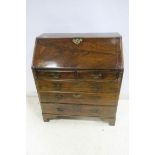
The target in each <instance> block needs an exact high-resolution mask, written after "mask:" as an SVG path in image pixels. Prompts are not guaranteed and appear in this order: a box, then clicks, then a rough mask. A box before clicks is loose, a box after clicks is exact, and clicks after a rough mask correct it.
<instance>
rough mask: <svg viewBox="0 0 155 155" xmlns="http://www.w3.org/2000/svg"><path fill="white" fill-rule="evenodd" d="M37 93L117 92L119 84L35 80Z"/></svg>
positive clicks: (110, 82) (116, 82) (111, 82)
mask: <svg viewBox="0 0 155 155" xmlns="http://www.w3.org/2000/svg"><path fill="white" fill-rule="evenodd" d="M37 84H38V89H39V90H38V91H63V92H68V91H69V92H93V93H98V92H118V90H119V82H118V81H117V80H115V81H104V82H103V81H102V82H100V81H99V82H98V81H78V80H72V81H48V80H37Z"/></svg>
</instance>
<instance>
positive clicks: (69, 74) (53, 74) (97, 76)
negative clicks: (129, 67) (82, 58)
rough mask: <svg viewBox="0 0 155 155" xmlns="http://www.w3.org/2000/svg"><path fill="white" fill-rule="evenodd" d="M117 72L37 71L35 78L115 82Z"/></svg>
mask: <svg viewBox="0 0 155 155" xmlns="http://www.w3.org/2000/svg"><path fill="white" fill-rule="evenodd" d="M118 76H119V74H118V72H117V71H103V70H77V71H63V70H62V71H60V70H55V71H54V70H37V71H36V77H37V78H38V79H45V80H65V79H82V80H116V79H118Z"/></svg>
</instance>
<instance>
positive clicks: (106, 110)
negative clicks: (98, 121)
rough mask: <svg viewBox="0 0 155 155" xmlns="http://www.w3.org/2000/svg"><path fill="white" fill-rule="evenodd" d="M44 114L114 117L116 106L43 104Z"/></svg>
mask: <svg viewBox="0 0 155 155" xmlns="http://www.w3.org/2000/svg"><path fill="white" fill-rule="evenodd" d="M41 107H42V112H43V114H46V113H50V114H56V115H68V116H70V115H72V116H76V115H77V116H78V115H80V116H102V117H114V116H115V112H116V107H115V106H90V105H75V104H52V103H51V104H41Z"/></svg>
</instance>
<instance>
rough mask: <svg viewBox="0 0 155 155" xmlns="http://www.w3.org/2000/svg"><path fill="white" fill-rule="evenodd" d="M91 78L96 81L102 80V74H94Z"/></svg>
mask: <svg viewBox="0 0 155 155" xmlns="http://www.w3.org/2000/svg"><path fill="white" fill-rule="evenodd" d="M91 76H92V77H93V78H94V79H100V78H101V77H102V74H101V73H92V74H91Z"/></svg>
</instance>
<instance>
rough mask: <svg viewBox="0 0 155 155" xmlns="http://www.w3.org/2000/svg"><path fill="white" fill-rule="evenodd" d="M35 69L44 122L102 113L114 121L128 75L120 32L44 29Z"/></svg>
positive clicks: (110, 120)
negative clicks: (123, 82)
mask: <svg viewBox="0 0 155 155" xmlns="http://www.w3.org/2000/svg"><path fill="white" fill-rule="evenodd" d="M32 71H33V75H34V80H35V84H36V88H37V92H38V96H39V100H40V104H41V108H42V115H43V120H44V121H49V120H50V119H54V118H59V117H63V118H64V117H99V118H101V119H102V120H104V121H106V122H108V123H109V124H110V125H115V119H116V110H117V104H118V99H119V93H120V87H121V82H122V76H123V56H122V37H121V36H120V35H119V34H117V33H110V34H67V33H66V34H60V33H58V34H42V35H40V36H39V37H37V38H36V42H35V48H34V55H33V61H32Z"/></svg>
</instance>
